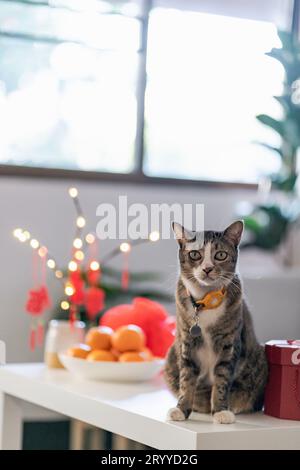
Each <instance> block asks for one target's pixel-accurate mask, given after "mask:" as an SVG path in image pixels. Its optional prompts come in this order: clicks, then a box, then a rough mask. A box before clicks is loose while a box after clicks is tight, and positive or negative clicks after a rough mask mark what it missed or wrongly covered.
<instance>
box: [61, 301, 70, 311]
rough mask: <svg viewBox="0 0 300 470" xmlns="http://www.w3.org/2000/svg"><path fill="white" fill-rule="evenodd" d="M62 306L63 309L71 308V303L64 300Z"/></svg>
mask: <svg viewBox="0 0 300 470" xmlns="http://www.w3.org/2000/svg"><path fill="white" fill-rule="evenodd" d="M60 307H61V309H62V310H68V309H69V308H70V304H69V302H68V301H67V300H63V301H62V302H61V303H60Z"/></svg>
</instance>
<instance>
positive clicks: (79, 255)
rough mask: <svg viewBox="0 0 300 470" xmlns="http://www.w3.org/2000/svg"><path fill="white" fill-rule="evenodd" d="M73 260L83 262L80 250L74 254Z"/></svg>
mask: <svg viewBox="0 0 300 470" xmlns="http://www.w3.org/2000/svg"><path fill="white" fill-rule="evenodd" d="M74 258H75V259H77V261H82V260H84V253H83V251H81V250H77V251H75V253H74Z"/></svg>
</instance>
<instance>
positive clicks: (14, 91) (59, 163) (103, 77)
mask: <svg viewBox="0 0 300 470" xmlns="http://www.w3.org/2000/svg"><path fill="white" fill-rule="evenodd" d="M41 3H42V2H37V4H34V3H32V2H29V1H28V2H27V1H26V0H25V1H14V2H11V1H0V31H1V32H0V47H1V55H0V85H1V87H0V103H1V106H0V122H1V139H0V160H1V162H2V163H4V162H5V163H10V164H18V165H22V164H24V165H30V166H41V167H53V168H67V169H78V170H98V171H99V170H100V171H112V172H114V171H118V172H129V171H131V170H132V168H133V166H134V141H135V133H136V108H137V103H136V79H137V76H136V70H137V65H138V60H139V54H140V53H139V50H140V38H141V22H140V21H139V20H138V19H137V18H136V17H135V16H134V15H130V14H129V13H128V14H126V10H125V9H124V7H125V6H126V4H124V5H123V14H122V8H120V9H117V10H113V5H109V4H105V3H103V7H102V10H101V9H100V11H99V12H97V11H95V10H93V9H92V10H91V11H90V10H83V11H76V9H75V10H72V8H71V6H72V5H73V6H74V8H75V7H76V4H77V5H78V6H80V5H81V6H83V7H84V3H85V2H82V1H81V2H68V3H66V4H65V6H64V4H62V3H57V7H56V8H55V4H52V6H49V5H48V4H46V2H45V5H41ZM86 3H89V2H86ZM68 4H70V5H71V6H70V8H69V7H68ZM100 6H101V2H99V8H100ZM133 13H134V12H133Z"/></svg>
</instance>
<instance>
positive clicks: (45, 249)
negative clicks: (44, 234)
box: [38, 246, 48, 258]
mask: <svg viewBox="0 0 300 470" xmlns="http://www.w3.org/2000/svg"><path fill="white" fill-rule="evenodd" d="M47 252H48V250H47V248H46V247H45V246H41V248H40V249H39V251H38V254H39V255H40V257H41V258H44V256H46V254H47Z"/></svg>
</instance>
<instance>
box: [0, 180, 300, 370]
mask: <svg viewBox="0 0 300 470" xmlns="http://www.w3.org/2000/svg"><path fill="white" fill-rule="evenodd" d="M73 184H76V186H77V187H78V189H79V190H80V197H81V202H82V206H83V209H84V211H85V214H86V216H87V218H88V219H89V224H88V227H89V229H91V230H95V227H96V221H97V218H96V214H95V211H96V207H97V205H98V204H99V203H101V202H116V200H117V197H118V195H123V194H126V195H127V196H128V202H129V203H132V202H142V203H145V204H149V203H161V202H166V203H174V202H180V203H204V204H205V224H206V227H207V228H214V229H222V228H224V227H225V226H226V224H228V223H230V222H231V220H232V219H233V217H234V206H235V204H236V202H238V201H240V200H242V199H253V198H255V197H256V196H255V193H254V192H253V191H248V192H246V191H242V190H231V189H222V190H221V189H220V190H216V189H200V188H199V189H196V188H194V187H193V188H192V187H191V188H188V187H181V186H178V187H177V186H176V185H174V186H172V187H169V186H168V187H163V186H158V185H154V186H141V185H136V186H133V185H129V184H123V185H118V184H115V183H101V182H98V183H96V182H79V183H77V182H76V183H74V182H70V181H59V180H46V179H29V178H24V179H23V178H9V177H6V178H4V177H2V178H1V179H0V210H1V225H0V242H1V244H0V253H1V266H2V282H1V287H0V299H1V313H0V315H1V316H0V339H3V340H5V341H6V343H7V349H8V354H7V356H8V361H10V362H14V361H28V360H37V359H40V358H41V357H42V354H41V352H40V351H36V352H35V353H32V352H30V351H29V349H28V344H27V342H28V341H27V340H28V327H29V318H28V316H27V315H26V314H25V313H24V302H25V299H26V294H27V291H28V289H29V288H30V287H31V283H32V280H31V278H32V250H31V249H30V248H29V247H28V246H25V245H23V244H21V243H19V242H18V241H16V240H15V239H14V238H13V237H12V230H13V229H14V228H16V227H22V228H27V229H28V230H29V231H30V232H31V233H32V235H33V236H35V237H36V238H37V239H38V240H41V241H42V242H43V243H45V244H46V245H47V246H48V247H49V249H50V250H51V252H52V253H53V255H54V256H55V258H56V259H57V260H60V261H61V262H62V264H63V265H64V264H65V263H66V261H67V260H68V254H69V252H70V246H71V245H70V244H71V241H72V238H73V235H74V210H73V207H72V202H71V200H70V198H69V196H68V194H67V189H68V187H69V186H72V185H73ZM116 243H117V242H112V241H103V242H101V244H100V251H101V252H102V253H105V252H107V251H109V250H110V248H111V247H112V246H114V245H115V244H116ZM130 264H131V267H132V268H133V269H135V270H139V269H141V270H143V269H149V270H162V271H163V272H164V273H165V274H166V278H165V281H164V287H165V289H166V290H169V292H173V288H174V285H175V279H176V273H177V267H176V265H177V260H176V243H175V241H173V240H171V241H167V240H164V241H159V242H158V243H156V244H148V245H146V246H142V247H138V248H136V249H135V250H134V252H133V253H132V255H131V260H130ZM48 279H49V287H50V289H51V293H52V297H53V299H54V300H55V299H57V298H59V295H60V289H61V288H60V284H59V283H58V282H57V281H56V280H55V279H54V278H53V275H52V273H49V275H48ZM263 282H264V281H259V283H258V285H259V286H260V287H261V288H259V295H258V293H257V292H258V290H257V289H258V288H256V286H257V281H254V283H253V281H249V282H246V289H247V292H248V293H249V299H250V302H251V304H252V305H253V310H254V311H253V315H254V317H255V322H256V324H257V327H258V336H259V337H260V339H261V340H265V339H268V338H274V337H276V336H277V337H284V335H285V336H286V335H288V336H290V337H292V336H295V335H297V334H298V337H299V336H300V307H299V314H298V305H299V304H300V290H299V289H297V286H298V278H296V280H294V281H292V282H287V284H286V285H282V284H281V281H280V280H279V281H277V287H276V289H275V290H274V289H273V286H274V284H273V281H272V280H271V281H267V285H268V286H269V288H268V289H265V288H264V287H263V286H264V284H263ZM285 289H287V291H286V290H285ZM285 292H287V294H288V295H289V297H288V298H287V297H285ZM272 306H274V308H273V307H272ZM282 309H284V310H282ZM171 310H173V306H171ZM296 333H297V334H296Z"/></svg>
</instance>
